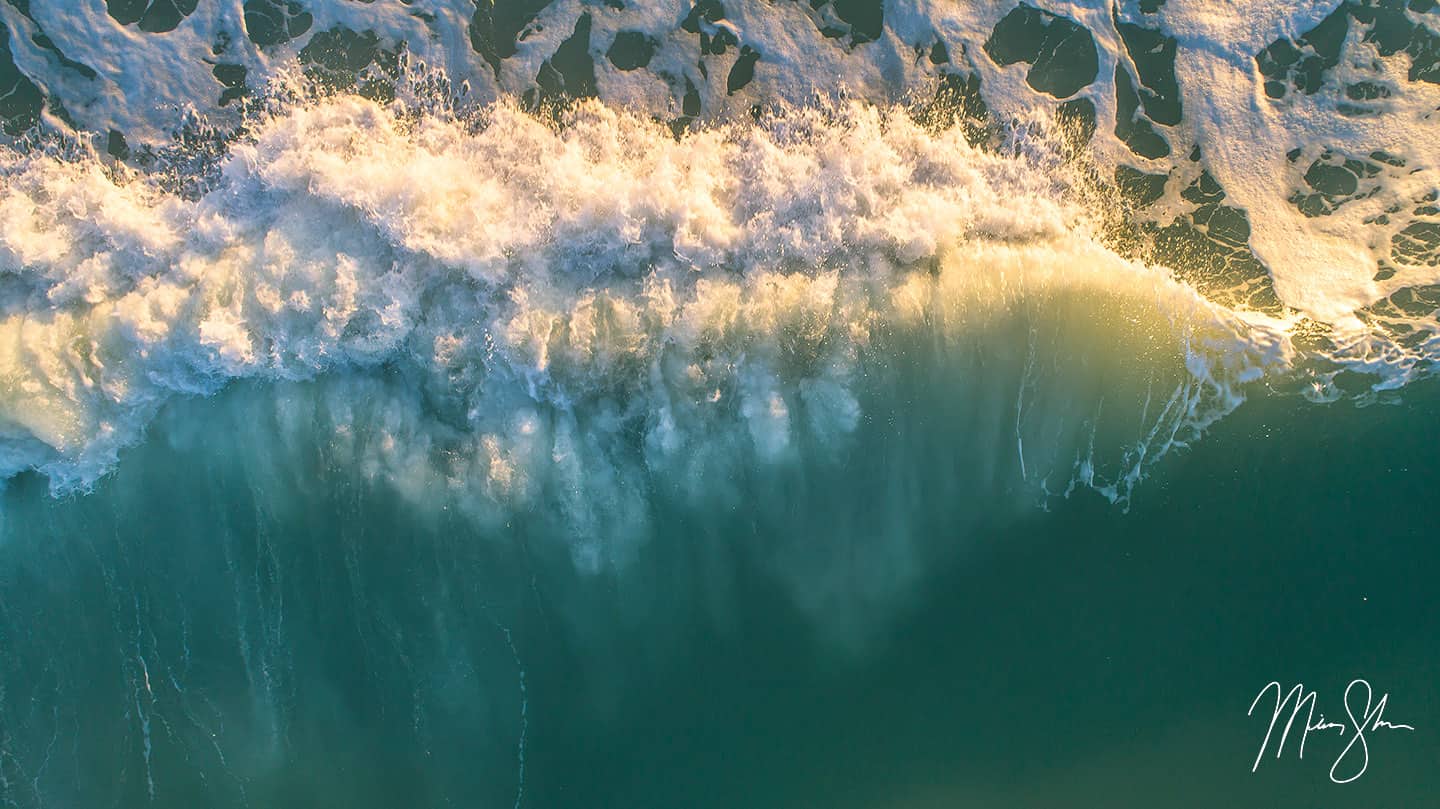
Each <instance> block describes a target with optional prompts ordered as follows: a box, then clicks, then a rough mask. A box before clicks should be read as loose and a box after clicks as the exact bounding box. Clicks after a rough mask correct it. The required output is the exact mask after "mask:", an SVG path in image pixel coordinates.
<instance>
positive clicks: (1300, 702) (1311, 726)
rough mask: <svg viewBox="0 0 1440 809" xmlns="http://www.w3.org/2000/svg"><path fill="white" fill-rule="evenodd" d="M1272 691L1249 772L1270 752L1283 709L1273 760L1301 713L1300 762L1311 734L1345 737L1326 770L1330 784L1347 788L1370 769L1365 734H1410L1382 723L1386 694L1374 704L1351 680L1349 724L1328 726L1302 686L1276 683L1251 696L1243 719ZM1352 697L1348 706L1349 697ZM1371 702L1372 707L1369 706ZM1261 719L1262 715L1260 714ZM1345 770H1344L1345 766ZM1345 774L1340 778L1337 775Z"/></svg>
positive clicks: (1363, 686)
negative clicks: (1272, 702) (1272, 707)
mask: <svg viewBox="0 0 1440 809" xmlns="http://www.w3.org/2000/svg"><path fill="white" fill-rule="evenodd" d="M1271 689H1274V692H1275V710H1274V712H1273V713H1272V714H1271V715H1270V726H1269V727H1268V728H1266V730H1265V739H1264V740H1263V741H1261V742H1260V752H1259V753H1257V754H1256V756H1255V765H1254V766H1253V767H1251V768H1250V772H1255V771H1256V770H1258V769H1260V760H1261V759H1263V758H1264V757H1265V751H1266V750H1268V749H1269V748H1270V740H1271V738H1272V737H1273V736H1274V734H1275V728H1276V726H1277V725H1279V723H1280V715H1281V714H1282V713H1284V712H1285V709H1286V707H1287V706H1288V707H1289V708H1290V718H1289V719H1287V720H1286V721H1285V725H1284V729H1283V730H1282V731H1281V733H1280V741H1279V743H1278V744H1276V745H1275V758H1277V759H1278V758H1280V756H1281V755H1283V754H1284V752H1285V743H1286V741H1287V740H1289V738H1290V731H1291V729H1292V728H1293V727H1294V725H1295V720H1296V719H1298V718H1299V716H1300V712H1301V711H1302V710H1305V711H1306V713H1305V721H1304V724H1303V726H1302V728H1301V730H1300V756H1299V757H1300V758H1302V759H1303V758H1305V739H1306V738H1307V737H1308V736H1309V735H1310V733H1311V732H1312V731H1314V732H1322V731H1336V732H1338V733H1339V734H1340V735H1342V736H1349V737H1350V741H1349V743H1348V744H1346V745H1345V749H1344V750H1342V751H1340V756H1339V757H1338V758H1336V759H1335V763H1334V764H1333V765H1331V767H1330V780H1331V781H1334V782H1335V783H1337V784H1348V783H1350V782H1351V781H1354V780H1355V779H1357V778H1359V777H1360V776H1362V775H1364V774H1365V770H1366V769H1367V768H1368V767H1369V766H1370V746H1369V742H1368V741H1367V740H1366V738H1365V734H1366V733H1370V732H1373V731H1378V730H1408V731H1412V732H1413V731H1414V730H1415V728H1414V727H1411V726H1410V725H1402V724H1399V723H1394V722H1387V721H1385V718H1384V714H1385V704H1386V703H1387V702H1388V701H1389V700H1390V695H1389V694H1382V695H1381V696H1380V700H1379V701H1378V702H1374V697H1375V692H1374V690H1373V689H1371V688H1370V683H1369V682H1367V681H1365V680H1360V679H1356V680H1351V681H1350V685H1348V686H1346V687H1345V697H1344V700H1343V702H1344V706H1345V715H1346V716H1347V717H1348V718H1349V720H1350V721H1349V722H1348V723H1347V722H1329V721H1326V719H1325V714H1323V713H1321V714H1320V715H1319V718H1316V715H1315V714H1316V711H1315V700H1316V692H1314V691H1307V690H1305V686H1304V684H1302V683H1296V684H1295V687H1294V688H1292V689H1290V690H1289V692H1286V691H1285V690H1284V686H1282V685H1280V683H1278V682H1272V683H1267V684H1266V685H1265V687H1264V688H1262V689H1260V693H1259V694H1256V695H1255V700H1254V701H1253V702H1251V703H1250V711H1249V712H1248V713H1247V714H1246V715H1247V716H1254V715H1255V708H1256V707H1257V706H1259V705H1260V700H1262V699H1264V697H1265V695H1266V694H1269V693H1270V692H1271ZM1352 694H1353V695H1354V701H1353V702H1352V697H1351V695H1352ZM1361 696H1363V697H1364V705H1363V706H1361V705H1360V702H1359V701H1360V698H1361ZM1372 702H1373V705H1372ZM1261 715H1262V716H1263V711H1262V714H1261ZM1347 761H1348V762H1350V764H1349V766H1348V767H1344V766H1342V765H1345V763H1346V762H1347ZM1346 772H1348V773H1349V774H1348V775H1345V776H1344V777H1342V776H1341V773H1346Z"/></svg>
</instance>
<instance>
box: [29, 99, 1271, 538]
mask: <svg viewBox="0 0 1440 809" xmlns="http://www.w3.org/2000/svg"><path fill="white" fill-rule="evenodd" d="M1036 148H1037V149H1038V148H1039V146H1038V145H1037V146H1036ZM1066 174H1067V171H1066V168H1065V166H1064V165H1063V164H1062V162H1061V160H1060V158H1059V157H1058V156H1055V155H1045V154H1042V153H1032V154H1026V153H1024V151H1023V150H1014V151H1011V152H1008V153H1000V154H992V153H989V152H986V151H982V150H980V149H978V148H975V147H973V146H971V145H970V144H969V143H968V142H967V141H966V139H965V137H964V134H963V132H962V131H961V130H960V129H959V128H958V127H957V128H950V129H938V130H935V129H927V128H925V127H923V126H921V125H920V124H918V123H916V122H915V121H914V120H912V119H911V117H910V116H909V115H907V114H906V113H905V112H904V110H901V109H888V110H887V109H880V108H875V107H870V106H865V105H862V104H859V103H855V104H850V105H846V106H842V107H838V108H833V109H828V110H823V111H820V110H813V109H812V110H794V111H790V112H788V113H785V114H782V115H779V116H777V117H775V118H773V119H771V120H769V121H767V122H765V123H756V124H752V123H743V124H732V125H722V126H716V127H713V128H707V129H704V130H701V131H697V132H694V133H690V134H688V135H685V136H684V137H681V138H679V139H677V138H675V137H674V136H673V135H672V134H671V132H670V130H669V129H667V128H665V127H664V126H663V125H659V124H656V123H652V122H650V121H648V120H646V119H645V118H642V117H640V116H637V115H633V114H629V113H625V112H620V111H617V110H614V109H611V108H607V107H605V106H602V105H599V104H593V103H592V104H587V105H583V106H580V107H578V108H576V109H575V110H573V111H571V112H570V113H568V114H566V117H565V118H564V120H563V121H562V122H561V123H560V124H558V125H556V124H554V123H551V122H548V121H546V120H542V119H540V118H537V117H535V116H533V115H529V114H526V113H523V112H521V111H519V110H517V109H516V108H515V107H513V106H511V105H498V106H494V107H490V108H488V109H486V110H485V111H484V113H483V114H482V115H481V116H480V117H478V118H475V119H470V118H462V117H455V116H448V115H441V114H433V113H432V114H420V115H402V114H400V113H398V112H397V111H396V110H395V109H388V108H385V107H382V106H380V105H378V104H376V103H375V102H372V101H368V100H365V99H360V98H355V97H339V98H331V99H326V100H321V101H316V102H314V103H311V104H307V105H304V106H300V107H296V108H293V109H290V110H288V111H286V112H284V113H282V114H279V115H277V116H276V117H274V118H271V119H268V120H266V121H264V122H263V123H261V124H260V125H259V126H258V127H257V128H256V130H255V132H254V136H253V138H251V139H248V140H246V141H244V142H239V143H236V144H233V145H232V147H231V148H230V151H229V154H228V155H227V156H225V157H224V158H223V160H221V161H220V163H219V164H218V166H217V167H216V168H215V170H214V172H213V175H214V176H213V179H212V180H211V181H210V183H209V188H208V190H205V191H204V193H203V194H200V195H199V196H187V195H184V194H181V193H177V192H174V191H171V190H166V189H164V188H163V187H162V186H160V184H159V183H157V182H155V181H152V180H149V179H147V178H144V177H136V176H130V175H128V174H127V173H125V172H124V171H117V170H114V169H112V168H110V167H107V166H105V165H104V164H102V163H101V162H100V161H98V160H95V159H90V158H84V159H78V160H66V159H57V158H54V157H50V156H48V155H30V156H18V155H12V156H11V157H9V158H8V159H7V164H6V166H5V176H6V195H5V199H4V201H3V208H0V217H3V226H0V251H3V252H0V257H3V258H0V260H3V261H4V263H5V265H6V266H7V267H11V268H13V269H12V271H11V272H10V273H9V274H7V275H6V276H5V282H6V290H5V291H6V294H5V299H4V303H5V319H4V321H3V323H0V331H3V333H4V335H5V337H4V339H3V341H0V345H3V346H4V349H3V351H4V353H3V355H0V367H3V369H4V374H5V379H6V385H5V388H4V396H3V418H4V424H5V427H6V430H5V434H4V444H3V450H4V454H3V456H0V457H3V463H4V466H3V469H0V472H3V474H5V475H6V476H8V475H13V474H15V473H17V472H20V471H23V470H25V469H37V470H39V471H41V472H42V473H43V474H45V475H47V476H48V477H49V478H50V481H51V486H52V488H53V489H55V490H56V491H67V490H70V489H74V488H77V487H80V488H83V487H87V486H90V485H92V484H93V483H94V482H95V481H96V480H97V479H98V477H99V476H100V475H102V474H104V473H105V472H106V471H107V470H108V469H109V468H111V467H112V466H113V465H114V464H115V463H116V459H117V455H118V453H119V451H120V450H121V449H122V448H124V447H125V446H128V445H130V444H133V443H135V442H136V441H137V440H139V438H140V437H141V435H142V434H143V431H144V429H145V426H146V424H147V423H148V422H149V421H150V419H151V418H153V416H154V415H155V413H156V412H157V410H158V409H159V408H161V407H162V406H164V405H165V404H166V403H167V402H169V401H171V400H172V399H174V398H176V397H184V396H193V395H205V394H211V393H214V392H216V391H218V390H220V389H221V388H222V387H224V386H225V385H227V384H229V383H231V382H233V381H234V380H240V379H260V380H271V381H293V380H311V379H322V380H324V383H323V384H321V385H319V386H318V387H316V388H314V389H313V390H314V391H315V393H314V394H313V395H311V396H307V397H306V399H305V400H304V401H303V402H301V403H296V402H293V401H283V402H281V403H279V404H277V406H278V407H282V408H307V409H308V408H314V413H313V414H306V415H304V416H302V415H300V414H295V415H294V416H293V418H296V419H299V418H304V419H318V420H319V421H320V423H321V424H323V429H324V431H325V433H326V434H329V435H331V436H332V437H331V438H329V439H327V440H332V441H335V442H338V443H340V444H342V445H348V446H350V447H351V451H352V452H353V453H354V454H355V462H356V463H357V464H359V465H361V467H362V468H364V469H368V470H371V473H372V474H374V475H377V476H380V477H382V478H384V479H387V480H390V481H393V482H394V483H395V484H396V485H397V486H399V487H400V488H401V489H403V490H405V491H408V492H411V493H412V494H413V495H414V496H415V497H417V498H435V497H437V496H439V495H437V494H436V493H437V492H445V493H447V495H446V496H449V497H453V498H454V499H455V500H456V502H457V503H458V504H459V505H460V506H461V507H463V508H465V509H472V510H476V511H477V512H478V513H481V514H486V515H488V516H492V517H503V515H504V514H505V512H506V510H507V509H509V508H510V507H512V506H513V504H514V501H516V500H519V501H525V500H527V499H528V498H533V497H536V496H540V494H541V493H544V492H548V493H549V495H547V496H557V497H560V498H561V499H562V500H563V501H565V503H566V508H567V510H570V511H573V512H574V513H573V514H571V518H572V522H573V523H574V524H576V526H577V529H579V533H581V534H594V533H596V532H592V531H586V530H583V526H584V525H585V524H586V523H587V522H589V521H593V520H594V519H597V517H596V515H597V513H599V512H604V511H613V512H615V513H614V514H613V515H612V518H613V521H614V522H615V524H616V526H619V525H620V524H628V525H641V524H643V523H644V511H645V508H644V503H643V499H644V497H645V492H646V490H647V489H649V488H651V487H652V486H653V485H656V482H658V481H662V480H663V481H667V482H668V484H669V485H678V486H680V487H682V488H684V489H686V490H687V491H689V492H690V493H691V494H693V495H694V496H697V497H700V496H714V495H715V494H716V492H715V491H714V489H716V488H717V481H724V480H726V479H728V478H730V477H733V475H734V474H735V473H736V472H737V471H738V470H739V469H742V468H744V467H746V466H748V465H751V464H756V463H758V464H780V463H786V462H787V461H788V460H790V459H792V458H794V457H796V456H797V455H799V454H804V453H807V452H813V453H821V454H824V453H831V454H834V453H839V452H842V450H843V448H844V446H845V444H846V441H847V437H848V436H849V435H850V434H851V433H852V432H853V431H854V430H855V429H856V425H857V423H858V422H859V421H860V420H861V419H864V418H866V417H867V412H866V411H867V408H866V406H865V404H864V402H865V401H866V400H867V399H874V398H876V397H880V398H882V399H883V397H885V395H886V394H885V381H884V380H885V377H886V374H887V368H889V367H891V366H894V365H896V364H897V363H907V362H926V363H933V364H934V365H935V367H934V368H933V369H932V370H933V371H934V372H936V373H940V372H944V371H945V370H946V368H947V367H950V368H951V370H954V368H953V367H952V366H953V364H954V363H956V362H980V363H982V364H983V362H984V361H985V356H986V355H989V359H990V361H991V362H994V361H995V358H996V357H1009V356H1013V361H1014V363H1015V370H1016V372H1017V375H1016V376H1015V379H1013V380H1006V382H1005V383H1004V386H1003V387H1001V388H1000V389H999V390H998V391H995V390H987V388H989V387H990V386H991V385H994V384H997V383H999V382H1000V380H999V379H989V378H986V376H985V374H983V373H981V372H980V370H978V369H977V370H976V371H975V372H974V373H975V380H974V386H973V388H972V389H971V390H970V391H969V393H968V394H966V395H968V396H972V397H974V398H975V399H978V400H984V401H985V402H986V403H984V404H980V403H977V402H953V403H951V404H950V405H948V406H949V407H954V408H955V409H956V412H957V413H958V412H960V411H962V410H964V409H966V408H984V409H993V410H994V411H995V412H994V413H993V416H994V418H995V419H1003V420H1013V422H1014V423H1013V427H1011V428H1008V429H1006V430H1005V433H1006V434H1008V435H1010V436H1011V439H1012V440H1013V444H1014V446H1013V447H1012V448H1011V449H1009V450H1006V451H1005V452H1006V454H1007V455H1011V456H1013V458H1012V459H1013V462H1014V467H1015V469H1014V471H1015V472H1016V473H1018V477H1019V480H1020V481H1021V482H1022V489H1023V490H1026V491H1025V494H1024V495H1023V497H1024V498H1028V499H1030V500H1032V501H1038V500H1040V499H1043V496H1045V495H1046V494H1055V493H1062V492H1065V491H1068V490H1069V489H1071V488H1073V487H1074V486H1076V485H1089V486H1095V487H1097V488H1101V489H1102V490H1104V491H1106V492H1108V493H1109V494H1110V495H1111V496H1112V497H1122V496H1124V495H1125V494H1127V493H1128V490H1129V487H1130V485H1132V484H1133V482H1134V481H1135V480H1137V479H1138V478H1139V477H1140V476H1141V475H1142V474H1143V473H1144V471H1145V469H1146V467H1147V465H1148V464H1149V463H1151V462H1153V461H1154V460H1155V459H1157V458H1159V457H1160V456H1162V455H1163V454H1164V453H1165V451H1166V450H1167V449H1168V448H1169V447H1170V446H1171V445H1172V444H1174V443H1175V442H1177V441H1181V442H1183V441H1187V440H1190V439H1191V438H1192V437H1193V436H1195V435H1197V434H1198V433H1199V432H1200V431H1201V430H1203V429H1204V427H1205V426H1206V425H1207V424H1208V423H1209V422H1210V421H1211V420H1213V419H1214V418H1216V417H1218V416H1220V415H1222V414H1223V413H1225V412H1226V411H1227V410H1229V409H1230V408H1232V407H1234V406H1235V404H1237V403H1238V402H1239V400H1240V399H1241V397H1242V395H1243V394H1242V391H1241V388H1240V386H1241V384H1242V383H1244V382H1247V381H1250V380H1253V379H1255V378H1258V377H1259V376H1261V375H1263V374H1264V373H1266V372H1267V371H1269V370H1274V369H1277V368H1281V367H1284V366H1285V365H1286V364H1287V362H1288V359H1289V354H1290V352H1291V349H1290V346H1289V342H1288V340H1287V338H1286V337H1285V336H1284V335H1283V334H1282V333H1280V332H1279V331H1278V330H1276V329H1272V328H1269V327H1266V326H1264V325H1262V320H1257V319H1253V318H1252V319H1250V320H1247V319H1246V318H1245V317H1242V316H1241V315H1239V314H1237V313H1235V312H1231V311H1229V310H1227V309H1225V308H1223V307H1221V306H1218V305H1215V304H1212V303H1209V302H1208V301H1206V300H1205V299H1204V298H1202V297H1201V296H1199V295H1198V294H1196V293H1195V292H1194V291H1193V290H1191V289H1190V288H1188V287H1186V286H1185V285H1183V284H1181V283H1178V282H1177V281H1175V280H1173V279H1172V278H1170V277H1169V276H1168V275H1167V273H1166V272H1165V271H1164V270H1163V269H1159V268H1151V267H1146V266H1143V265H1142V264H1139V263H1136V262H1133V261H1128V260H1125V259H1122V258H1120V257H1119V256H1117V255H1116V254H1115V253H1113V252H1112V251H1110V250H1108V249H1107V248H1106V247H1104V246H1103V245H1102V244H1101V243H1100V242H1099V241H1098V240H1097V236H1096V234H1095V233H1094V232H1093V230H1092V228H1091V222H1090V220H1091V219H1092V217H1090V216H1089V214H1088V213H1087V211H1086V209H1085V207H1084V206H1083V204H1082V203H1083V200H1080V199H1077V198H1073V197H1075V194H1074V189H1072V188H1069V187H1068V186H1067V184H1066V182H1065V181H1064V180H1063V179H1062V178H1063V177H1064V176H1066ZM1116 315H1119V317H1118V318H1117V317H1115V316H1116ZM927 345H932V346H933V345H938V346H939V347H938V348H932V350H933V351H934V352H935V353H934V355H933V356H929V357H927V358H923V359H920V358H917V356H918V355H917V352H918V351H919V350H920V347H923V346H927ZM1071 352H1073V355H1071ZM971 355H973V356H971ZM967 357H968V359H964V358H967ZM947 363H949V364H950V365H947ZM1103 366H1113V368H1114V372H1113V375H1111V376H1108V377H1106V378H1105V379H1104V380H1103V382H1100V383H1087V382H1086V381H1085V380H1086V378H1087V377H1093V376H1094V375H1095V372H1096V368H1097V367H1103ZM1082 369H1083V370H1082ZM957 372H958V373H962V374H964V373H965V372H964V371H963V370H961V371H957ZM997 394H998V397H997ZM992 398H993V399H994V401H989V400H991V399H992ZM1097 434H1106V435H1109V436H1111V439H1110V440H1111V441H1112V443H1113V446H1109V447H1102V448H1100V449H1099V455H1098V457H1097V447H1096V446H1095V437H1096V435H1097ZM836 457H840V456H836ZM1102 458H1103V459H1105V460H1107V461H1108V463H1100V462H1099V459H1102ZM976 461H977V462H978V463H990V462H991V461H989V460H987V459H976ZM1007 483H1008V481H1007ZM627 501H634V502H627ZM598 533H600V534H604V533H606V532H604V531H600V532H598Z"/></svg>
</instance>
